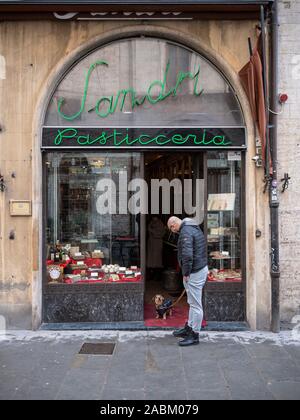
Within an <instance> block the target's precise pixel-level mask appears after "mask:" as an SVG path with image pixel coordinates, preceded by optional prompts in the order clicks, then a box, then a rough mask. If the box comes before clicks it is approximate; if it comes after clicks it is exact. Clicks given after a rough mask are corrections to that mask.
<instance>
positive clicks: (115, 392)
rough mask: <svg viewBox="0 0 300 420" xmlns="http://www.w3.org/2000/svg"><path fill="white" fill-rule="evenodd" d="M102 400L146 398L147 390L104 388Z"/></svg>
mask: <svg viewBox="0 0 300 420" xmlns="http://www.w3.org/2000/svg"><path fill="white" fill-rule="evenodd" d="M100 399H101V400H144V399H145V392H144V391H143V390H142V389H125V388H111V387H107V388H104V390H103V392H102V393H101V395H100Z"/></svg>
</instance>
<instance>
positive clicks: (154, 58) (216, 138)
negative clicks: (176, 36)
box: [41, 36, 246, 323]
mask: <svg viewBox="0 0 300 420" xmlns="http://www.w3.org/2000/svg"><path fill="white" fill-rule="evenodd" d="M41 148H42V154H43V203H44V229H43V231H44V244H45V247H44V261H45V265H44V282H43V284H44V286H43V321H44V322H46V323H52V322H120V321H127V322H128V321H143V319H144V309H143V307H144V301H145V295H146V293H147V289H148V287H147V286H148V285H149V284H150V280H151V279H149V278H148V277H149V275H148V276H147V272H148V271H147V260H149V252H150V250H149V249H148V247H151V246H152V245H151V240H150V244H149V238H148V236H149V229H148V226H149V223H151V219H152V217H154V216H156V217H157V218H159V220H160V222H161V223H162V224H164V225H166V222H167V220H168V217H170V216H171V215H173V214H176V215H178V216H179V217H181V218H184V217H186V216H188V217H195V218H196V219H197V220H198V222H199V224H200V225H201V226H202V228H203V230H204V231H205V234H206V236H207V241H208V256H209V268H210V275H209V282H208V286H207V288H206V293H205V309H206V317H207V319H208V320H216V321H244V320H245V310H246V309H245V301H246V297H245V284H246V273H245V250H244V249H243V245H242V244H243V236H244V235H245V233H244V232H245V227H244V198H243V195H242V191H243V187H242V186H243V182H244V181H243V177H244V176H243V172H244V153H245V151H246V130H245V123H244V118H243V114H242V111H241V107H240V104H239V101H238V98H237V96H236V94H235V93H234V91H233V89H232V87H231V86H230V84H229V83H228V81H227V80H226V78H225V76H224V75H222V74H221V73H220V71H218V70H217V69H216V68H215V66H213V65H212V63H210V62H209V61H208V60H207V59H206V58H204V57H202V56H201V55H200V54H199V53H197V52H195V51H192V50H191V49H190V48H188V47H186V46H183V45H179V44H178V43H175V42H172V41H171V40H166V39H158V38H155V37H150V36H149V37H143V38H140V37H133V38H129V39H128V38H125V39H121V40H115V41H113V42H111V43H108V44H106V45H102V46H101V47H99V48H97V49H95V50H93V51H89V52H87V54H86V55H85V56H84V57H82V58H81V59H79V60H78V61H77V62H75V63H73V65H72V66H71V68H70V69H69V70H68V71H67V72H66V73H65V74H63V75H61V77H60V79H59V82H58V84H57V86H56V87H55V90H54V92H53V94H52V95H51V100H50V102H49V105H48V107H47V110H46V114H45V120H44V124H43V128H42V147H41ZM189 181H190V185H191V188H190V191H189ZM157 187H158V188H157ZM147 238H148V241H147ZM172 240H175V238H172ZM168 242H169V244H170V238H169V234H168V232H165V235H164V236H163V238H162V244H163V247H165V248H167V249H165V250H163V249H161V250H160V252H161V253H162V254H163V255H161V256H159V258H161V260H162V262H161V263H160V266H161V268H162V270H163V267H164V268H165V269H167V268H168V269H173V270H175V269H176V258H174V256H175V253H176V247H175V246H174V248H175V249H174V248H171V249H168ZM175 242H176V240H175ZM151 252H153V251H151ZM172 254H173V255H172ZM162 270H161V273H160V274H161V275H162V276H163V272H162ZM148 282H149V284H148Z"/></svg>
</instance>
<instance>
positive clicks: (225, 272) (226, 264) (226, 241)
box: [207, 152, 242, 283]
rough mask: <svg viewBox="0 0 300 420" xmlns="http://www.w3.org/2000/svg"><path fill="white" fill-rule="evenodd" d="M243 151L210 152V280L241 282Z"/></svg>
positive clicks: (208, 232)
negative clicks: (241, 173)
mask: <svg viewBox="0 0 300 420" xmlns="http://www.w3.org/2000/svg"><path fill="white" fill-rule="evenodd" d="M240 169H241V153H240V152H208V160H207V171H208V202H207V242H208V262H209V270H210V271H209V277H208V279H209V281H211V282H222V283H226V282H242V272H241V232H240V227H241V223H240V219H241V194H240V189H241V180H240Z"/></svg>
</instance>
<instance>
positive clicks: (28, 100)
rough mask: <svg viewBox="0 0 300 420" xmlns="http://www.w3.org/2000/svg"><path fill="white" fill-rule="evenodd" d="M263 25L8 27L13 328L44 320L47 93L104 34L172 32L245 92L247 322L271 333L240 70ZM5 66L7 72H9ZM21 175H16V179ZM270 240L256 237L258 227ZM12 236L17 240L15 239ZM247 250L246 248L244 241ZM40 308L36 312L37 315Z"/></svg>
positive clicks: (2, 285)
mask: <svg viewBox="0 0 300 420" xmlns="http://www.w3.org/2000/svg"><path fill="white" fill-rule="evenodd" d="M255 25H256V22H253V21H252V22H251V21H249V22H248V21H243V22H228V21H227V22H213V21H212V22H201V21H195V22H176V23H173V22H157V23H155V22H151V25H150V24H149V23H145V22H144V23H143V22H141V23H136V22H134V23H130V22H123V23H119V22H80V23H79V22H5V23H1V24H0V56H2V59H1V61H0V65H1V66H2V68H1V69H0V111H1V112H0V125H1V127H2V132H1V133H0V172H1V173H2V174H3V175H4V177H5V181H6V185H7V189H6V191H5V193H0V209H1V214H0V217H1V219H0V314H3V315H4V316H6V317H7V320H8V323H9V324H10V325H11V327H19V326H21V327H23V328H31V327H34V328H36V327H38V326H39V324H40V322H41V246H40V245H41V221H42V220H41V217H42V214H41V208H42V207H41V206H42V197H41V162H40V153H39V141H40V138H39V134H40V132H39V125H40V122H41V121H40V119H41V118H42V112H43V108H44V106H45V99H46V97H47V91H48V93H49V89H50V88H51V87H52V86H53V83H54V81H55V78H56V77H57V76H58V74H59V71H61V70H62V69H64V68H65V65H66V63H71V62H72V60H73V59H74V58H75V56H78V55H79V54H80V53H81V52H83V51H85V48H86V46H87V45H93V46H94V45H96V44H95V43H97V41H99V42H101V40H102V39H103V37H108V35H109V34H113V36H114V37H117V36H118V34H122V33H125V34H130V31H132V34H138V33H139V31H141V32H144V33H147V32H148V33H151V34H155V35H156V36H159V35H160V34H165V36H167V37H170V39H174V38H176V39H177V40H180V41H181V42H183V43H184V40H189V45H191V46H195V48H197V49H198V50H199V52H201V51H203V52H204V53H205V54H206V55H207V56H209V57H210V58H211V59H212V60H213V61H214V62H215V63H216V64H217V65H219V66H220V67H221V68H222V69H223V70H224V72H225V73H226V74H227V76H228V78H229V80H230V81H231V83H232V84H233V86H234V87H235V89H236V91H237V92H238V94H239V97H240V100H241V103H242V105H243V109H244V112H245V114H246V117H247V118H246V120H247V130H248V141H249V151H248V153H247V169H246V199H247V275H248V283H247V296H248V298H247V318H248V320H249V322H250V325H251V327H252V328H253V329H255V328H269V322H270V279H269V256H268V249H269V248H268V244H269V231H268V226H269V218H268V214H269V211H268V203H267V197H266V195H263V194H262V179H263V173H262V170H261V169H256V168H255V165H254V163H253V162H252V160H251V158H252V157H253V156H254V155H255V148H254V132H253V125H252V119H251V117H250V113H249V108H248V103H247V100H246V98H245V95H244V93H243V91H242V89H241V87H240V85H239V81H238V77H237V71H238V70H239V69H240V68H241V67H242V66H243V65H244V64H245V63H246V62H247V60H248V57H249V53H248V43H247V38H248V37H249V36H250V37H251V38H252V40H253V44H254V43H255ZM3 66H4V67H3ZM12 174H14V177H12ZM10 199H26V200H32V201H33V216H32V217H31V218H24V217H17V218H13V217H11V216H10V214H9V200H10ZM256 228H259V229H260V230H261V231H262V237H261V238H259V239H256V238H255V230H256ZM11 231H14V232H15V239H14V240H11V239H9V234H10V232H11ZM244 245H245V244H244ZM32 308H33V310H32Z"/></svg>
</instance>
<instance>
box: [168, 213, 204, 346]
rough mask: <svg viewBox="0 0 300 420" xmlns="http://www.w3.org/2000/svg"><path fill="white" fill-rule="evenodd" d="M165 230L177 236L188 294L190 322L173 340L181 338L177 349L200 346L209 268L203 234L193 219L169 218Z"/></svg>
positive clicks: (179, 257)
mask: <svg viewBox="0 0 300 420" xmlns="http://www.w3.org/2000/svg"><path fill="white" fill-rule="evenodd" d="M168 228H169V229H170V230H171V231H172V232H173V233H175V232H178V233H179V238H178V243H177V250H178V254H177V258H178V262H179V265H180V267H181V271H182V275H183V285H184V287H185V290H186V293H187V301H188V304H189V306H190V308H189V319H188V322H187V323H186V324H185V326H184V327H183V328H180V329H178V330H175V331H174V332H173V335H174V336H175V337H182V338H183V340H180V341H179V345H180V346H190V345H193V344H199V332H200V331H201V326H202V320H203V307H202V290H203V287H204V285H205V282H206V279H207V274H208V267H207V251H206V243H205V238H204V235H203V232H202V230H201V229H200V227H199V226H198V225H197V223H196V222H195V221H194V220H193V219H189V218H186V219H183V220H181V219H179V218H178V217H175V216H172V217H170V219H169V220H168Z"/></svg>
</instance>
